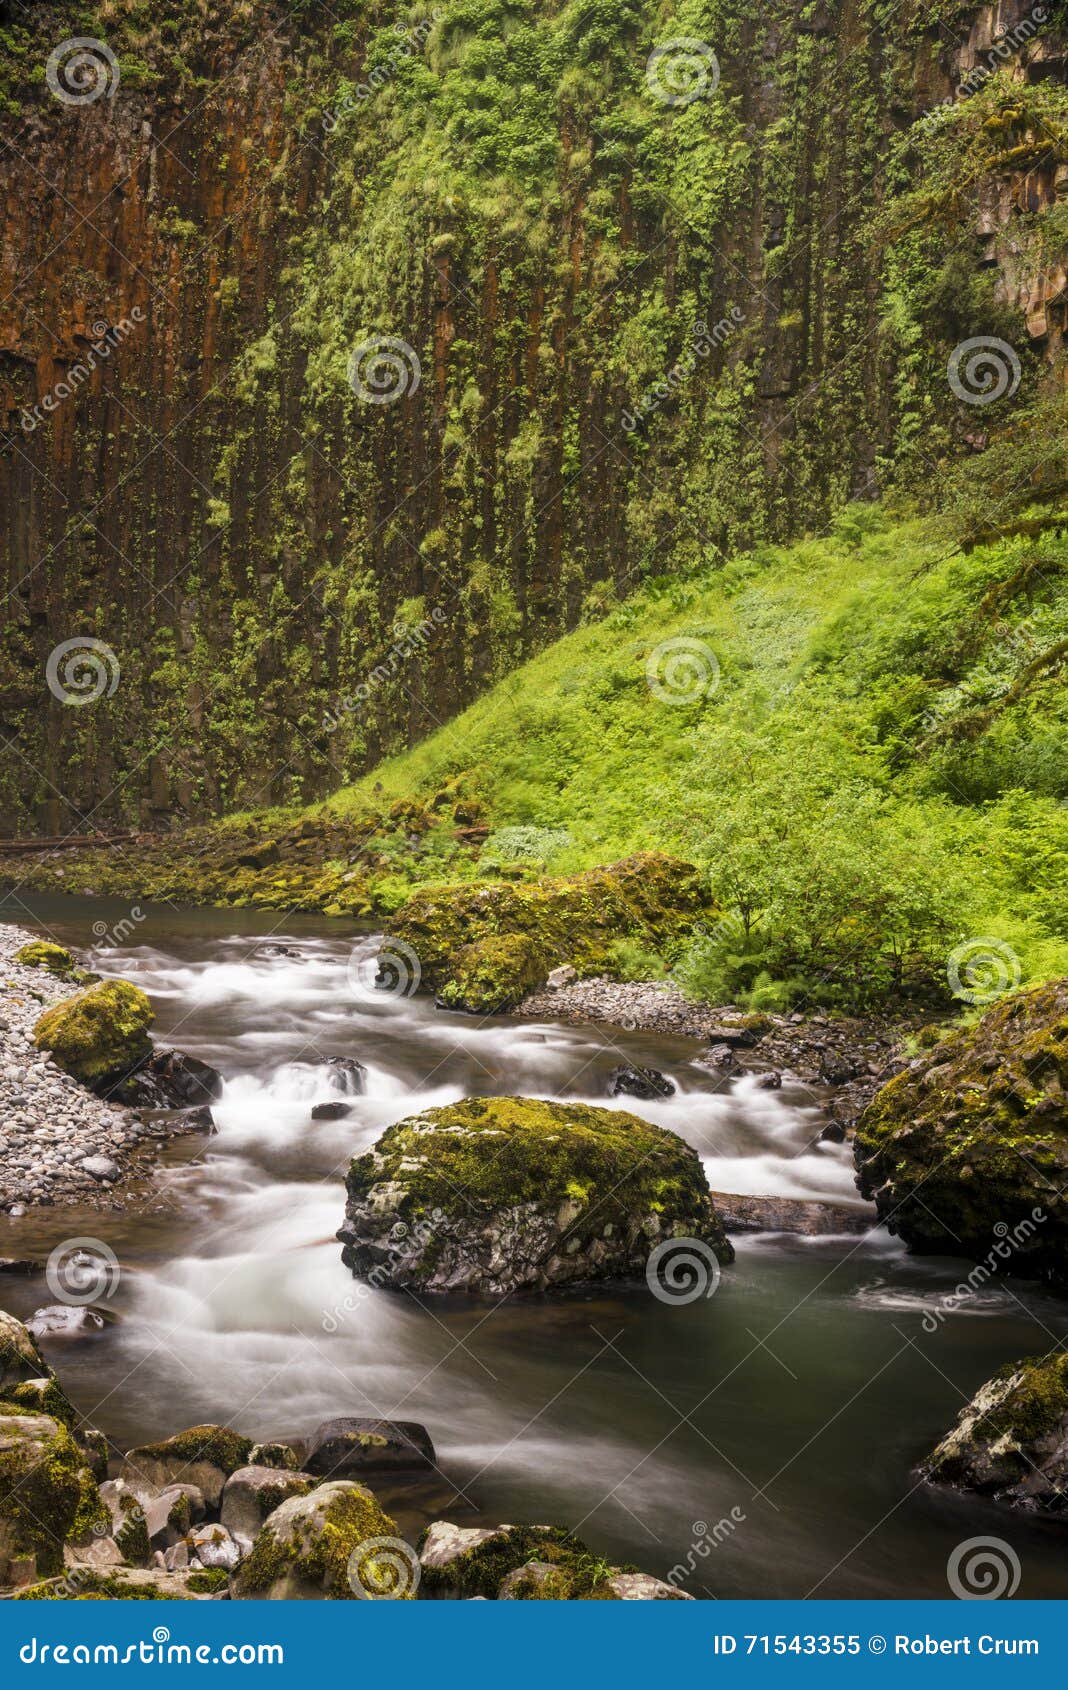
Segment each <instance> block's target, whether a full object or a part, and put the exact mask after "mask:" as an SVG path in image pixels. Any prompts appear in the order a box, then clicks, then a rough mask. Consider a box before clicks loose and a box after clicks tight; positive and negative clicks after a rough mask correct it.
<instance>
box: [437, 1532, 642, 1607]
mask: <svg viewBox="0 0 1068 1690" xmlns="http://www.w3.org/2000/svg"><path fill="white" fill-rule="evenodd" d="M419 1561H420V1565H421V1567H422V1590H423V1594H424V1595H426V1596H431V1597H438V1598H446V1599H451V1600H454V1601H459V1600H467V1601H470V1600H471V1598H472V1597H476V1596H482V1597H485V1598H486V1600H487V1601H506V1602H509V1601H510V1602H522V1601H538V1602H590V1601H614V1600H618V1599H619V1598H618V1595H617V1593H616V1592H615V1591H614V1590H613V1589H612V1580H613V1578H614V1577H623V1578H626V1577H628V1576H630V1577H635V1576H637V1577H640V1576H641V1575H638V1574H635V1573H633V1572H632V1571H631V1570H630V1569H626V1570H624V1569H621V1568H619V1567H612V1566H610V1565H609V1564H608V1562H607V1561H603V1560H601V1559H600V1557H599V1556H596V1555H594V1554H593V1553H592V1552H591V1550H590V1549H589V1548H588V1547H587V1546H586V1544H585V1543H583V1541H582V1539H581V1538H579V1537H576V1536H575V1534H574V1533H573V1532H570V1531H568V1530H566V1528H565V1527H563V1526H498V1527H496V1529H493V1528H486V1527H470V1526H467V1527H465V1526H454V1525H452V1524H451V1522H449V1521H447V1520H435V1522H434V1524H433V1525H431V1526H428V1527H427V1529H426V1531H424V1533H423V1535H422V1537H421V1538H420V1539H419ZM651 1582H654V1583H655V1582H657V1581H651Z"/></svg>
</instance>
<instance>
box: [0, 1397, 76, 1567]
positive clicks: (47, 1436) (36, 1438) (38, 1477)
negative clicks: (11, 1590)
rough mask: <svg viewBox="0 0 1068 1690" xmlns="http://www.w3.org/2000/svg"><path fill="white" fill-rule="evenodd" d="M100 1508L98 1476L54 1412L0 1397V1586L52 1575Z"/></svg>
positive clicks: (61, 1565)
mask: <svg viewBox="0 0 1068 1690" xmlns="http://www.w3.org/2000/svg"><path fill="white" fill-rule="evenodd" d="M98 1512H99V1495H98V1493H97V1491H96V1481H95V1480H94V1479H93V1478H92V1475H91V1474H90V1473H89V1471H88V1469H87V1468H86V1467H85V1465H84V1463H83V1459H82V1455H81V1452H80V1451H79V1449H78V1447H77V1445H76V1444H75V1442H74V1439H73V1438H72V1437H71V1435H70V1433H69V1432H68V1430H67V1428H66V1427H65V1426H64V1425H63V1424H62V1423H61V1422H60V1421H58V1420H56V1419H54V1418H53V1416H52V1415H50V1414H34V1413H32V1412H31V1411H29V1410H25V1409H19V1408H16V1407H15V1406H14V1405H13V1404H10V1403H6V1402H0V1585H3V1584H14V1583H20V1584H23V1583H29V1582H31V1581H32V1580H33V1579H34V1578H48V1577H50V1576H51V1575H52V1574H54V1573H57V1572H59V1571H60V1570H61V1569H62V1567H63V1548H64V1544H65V1542H66V1541H67V1539H68V1538H69V1537H71V1536H78V1535H80V1534H81V1532H82V1530H83V1529H84V1527H85V1525H86V1524H88V1522H89V1521H90V1519H91V1518H94V1517H95V1516H96V1514H97V1513H98Z"/></svg>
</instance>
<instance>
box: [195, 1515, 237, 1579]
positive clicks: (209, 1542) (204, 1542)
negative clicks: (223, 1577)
mask: <svg viewBox="0 0 1068 1690" xmlns="http://www.w3.org/2000/svg"><path fill="white" fill-rule="evenodd" d="M186 1543H187V1545H188V1547H189V1565H190V1566H191V1567H193V1566H200V1567H204V1568H209V1567H222V1568H224V1569H225V1571H226V1572H228V1573H232V1572H233V1570H234V1568H235V1567H236V1566H238V1564H239V1563H240V1561H241V1548H240V1545H238V1544H237V1543H235V1542H234V1539H233V1538H232V1537H231V1535H230V1533H229V1532H228V1531H227V1529H226V1527H225V1526H223V1525H218V1524H215V1525H212V1524H209V1525H206V1526H197V1527H196V1528H195V1529H194V1530H193V1531H191V1532H190V1533H189V1536H188V1537H187V1539H186Z"/></svg>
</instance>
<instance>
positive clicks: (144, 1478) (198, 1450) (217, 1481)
mask: <svg viewBox="0 0 1068 1690" xmlns="http://www.w3.org/2000/svg"><path fill="white" fill-rule="evenodd" d="M251 1448H252V1440H251V1438H244V1437H242V1436H241V1434H240V1433H239V1432H235V1431H233V1430H232V1429H231V1428H230V1427H229V1426H214V1425H205V1426H190V1427H188V1428H187V1429H186V1430H185V1431H184V1432H177V1433H176V1434H175V1436H174V1437H173V1438H164V1439H163V1440H162V1441H161V1442H160V1443H155V1444H142V1445H141V1446H140V1447H139V1448H137V1449H131V1450H130V1451H128V1453H127V1455H126V1459H125V1461H124V1462H123V1477H124V1478H125V1479H126V1480H127V1481H128V1482H129V1483H130V1484H132V1485H133V1486H135V1487H136V1485H137V1484H138V1483H139V1482H143V1483H147V1484H153V1485H157V1486H158V1487H159V1488H160V1489H161V1490H162V1489H164V1488H165V1487H166V1486H167V1485H170V1484H182V1483H184V1484H189V1485H196V1486H197V1488H198V1489H199V1490H202V1491H203V1493H204V1498H205V1501H206V1502H207V1503H208V1504H209V1506H211V1507H215V1506H216V1505H217V1504H218V1502H219V1499H220V1498H221V1496H222V1492H223V1486H224V1485H225V1483H226V1480H227V1478H228V1477H229V1476H230V1474H231V1473H234V1472H236V1471H237V1469H238V1468H239V1467H244V1466H245V1464H246V1462H247V1461H248V1457H249V1451H250V1450H251Z"/></svg>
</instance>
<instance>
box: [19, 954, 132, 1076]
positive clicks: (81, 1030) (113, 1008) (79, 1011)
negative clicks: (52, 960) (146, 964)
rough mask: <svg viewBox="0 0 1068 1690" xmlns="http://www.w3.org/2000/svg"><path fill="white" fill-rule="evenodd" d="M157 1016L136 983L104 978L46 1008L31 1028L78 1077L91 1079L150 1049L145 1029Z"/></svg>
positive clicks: (125, 1066) (37, 1039)
mask: <svg viewBox="0 0 1068 1690" xmlns="http://www.w3.org/2000/svg"><path fill="white" fill-rule="evenodd" d="M155 1018H156V1017H155V1013H154V1011H153V1009H152V1005H151V1003H150V1002H149V1000H148V997H147V995H146V994H145V993H144V992H143V991H142V990H141V988H140V986H133V985H131V984H130V982H129V981H128V980H105V981H103V982H102V983H101V984H100V985H98V986H90V987H89V988H88V989H87V990H86V991H84V992H79V993H77V995H76V996H75V997H72V998H65V999H64V1000H63V1002H62V1003H58V1004H56V1005H54V1007H53V1008H52V1009H46V1010H45V1013H44V1014H43V1015H42V1016H41V1017H40V1019H39V1021H38V1022H37V1025H36V1027H35V1028H34V1035H33V1036H34V1043H35V1044H36V1045H37V1048H38V1050H47V1051H50V1052H51V1054H52V1056H53V1057H54V1058H55V1060H56V1061H57V1062H58V1063H59V1065H60V1067H61V1068H64V1069H66V1071H67V1073H68V1074H73V1076H74V1078H75V1079H76V1080H82V1081H84V1082H85V1084H87V1085H93V1084H95V1083H99V1082H101V1081H103V1080H106V1079H107V1078H108V1077H109V1075H113V1074H119V1073H121V1072H123V1071H124V1070H125V1069H128V1068H133V1067H135V1066H136V1065H137V1063H139V1062H143V1061H144V1059H145V1058H146V1057H147V1056H149V1055H150V1054H151V1051H152V1041H151V1039H150V1038H149V1036H148V1029H149V1027H150V1026H151V1025H152V1023H153V1021H154V1020H155Z"/></svg>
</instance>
